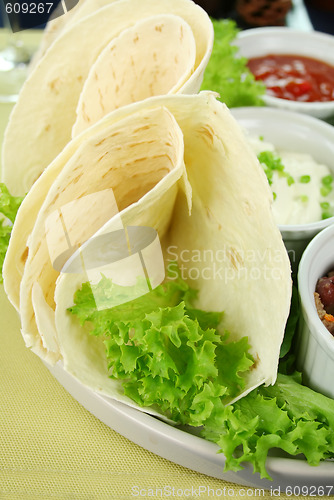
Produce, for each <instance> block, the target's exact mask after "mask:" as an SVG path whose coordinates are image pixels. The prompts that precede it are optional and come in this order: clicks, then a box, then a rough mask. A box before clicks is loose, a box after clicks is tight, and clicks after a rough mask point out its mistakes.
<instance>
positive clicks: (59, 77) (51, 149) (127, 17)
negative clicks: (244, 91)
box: [2, 0, 213, 195]
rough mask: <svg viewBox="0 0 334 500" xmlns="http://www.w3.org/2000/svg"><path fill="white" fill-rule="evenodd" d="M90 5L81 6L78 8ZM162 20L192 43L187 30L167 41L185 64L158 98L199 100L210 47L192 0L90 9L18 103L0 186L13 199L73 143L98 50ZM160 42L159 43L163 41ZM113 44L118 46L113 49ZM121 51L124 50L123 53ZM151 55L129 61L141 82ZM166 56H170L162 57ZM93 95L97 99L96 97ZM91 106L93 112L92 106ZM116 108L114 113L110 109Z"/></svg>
mask: <svg viewBox="0 0 334 500" xmlns="http://www.w3.org/2000/svg"><path fill="white" fill-rule="evenodd" d="M89 1H90V0H86V1H85V2H84V3H83V5H82V8H83V7H84V6H86V4H87V3H88V2H89ZM90 5H91V6H92V7H95V8H96V6H98V4H96V3H95V2H92V3H90ZM102 5H103V2H102ZM163 14H167V15H169V16H176V17H177V18H181V26H183V24H182V23H186V24H188V25H189V29H190V31H191V33H192V37H191V39H190V40H188V39H189V37H186V35H187V33H189V30H187V31H186V30H184V43H181V44H180V43H179V42H178V41H177V43H176V42H175V41H174V39H173V38H171V39H170V40H169V45H170V46H174V44H175V43H176V47H179V48H180V47H182V50H184V51H185V53H184V55H181V56H180V59H179V60H180V61H183V62H184V63H185V68H184V76H183V77H182V69H181V68H179V70H177V71H176V72H174V71H173V70H170V72H169V75H170V76H171V80H170V81H169V90H168V89H167V87H168V85H167V86H164V87H163V89H162V90H163V92H164V93H165V92H166V91H167V90H168V92H170V91H173V92H176V91H182V92H183V93H193V92H195V93H196V92H197V91H198V90H199V88H200V85H201V81H202V77H203V72H204V69H205V67H206V64H207V62H208V60H209V57H210V54H211V49H212V45H213V27H212V23H211V21H210V19H209V17H208V15H207V14H206V12H205V11H204V10H203V9H202V8H200V7H199V6H198V5H196V4H194V3H193V2H192V1H191V0H141V2H140V8H138V2H137V1H136V0H118V1H115V2H112V3H111V4H110V5H109V4H107V5H105V6H102V7H101V8H97V9H95V10H94V12H93V13H92V14H90V15H88V16H86V17H83V18H81V19H80V20H79V21H78V22H75V23H73V24H70V25H69V26H68V27H67V28H66V29H64V30H63V31H62V32H61V34H60V35H59V36H58V37H57V38H56V39H55V40H54V42H53V43H52V44H51V46H50V47H49V48H48V50H47V51H46V53H45V55H44V56H43V57H42V59H41V60H40V61H39V62H38V64H37V65H36V67H35V68H34V70H33V71H32V73H31V74H30V75H29V77H28V79H27V80H26V82H25V84H24V85H23V87H22V90H21V92H20V96H19V99H18V102H17V103H16V105H15V106H14V109H13V111H12V113H11V116H10V119H9V123H8V126H7V129H6V132H5V137H4V144H3V156H2V180H3V182H5V183H6V185H7V187H8V189H9V190H10V191H11V192H12V193H13V194H15V195H25V194H26V192H27V191H28V190H29V189H30V188H31V186H32V185H33V183H34V182H35V181H36V179H37V178H38V177H39V176H40V174H41V173H42V172H43V170H44V169H45V167H47V166H48V165H49V164H50V163H51V162H52V160H53V159H54V158H55V157H56V156H57V154H59V153H60V152H61V151H62V149H63V148H64V147H65V145H66V144H67V143H68V142H69V141H70V139H71V131H72V127H73V125H74V123H75V121H76V108H77V106H78V102H79V97H80V94H81V92H82V90H83V86H84V83H85V81H86V79H87V77H88V75H89V72H90V70H91V68H92V66H93V65H94V63H95V62H96V61H97V58H98V57H99V55H100V54H101V52H102V51H103V49H104V48H105V47H106V46H107V45H108V44H109V43H110V42H112V41H113V40H115V39H116V38H117V37H119V36H121V35H122V32H123V31H124V30H126V29H128V28H131V27H133V28H134V26H135V25H136V23H137V22H139V21H142V20H144V19H147V18H149V17H151V18H152V19H153V18H154V16H157V15H163ZM169 19H170V18H169ZM182 20H183V21H182ZM175 22H177V21H176V20H175ZM173 32H174V31H173ZM160 38H161V43H162V41H163V37H160ZM192 38H193V40H194V42H195V47H196V54H195V55H194V57H195V62H194V67H193V71H191V74H189V63H188V60H187V55H189V50H190V52H191V50H192V49H191V48H189V46H190V47H191V45H193V41H192ZM115 43H116V46H118V42H116V41H115ZM120 43H121V42H120ZM133 44H135V42H133ZM121 45H122V44H121ZM122 47H123V49H124V46H123V45H122ZM151 50H152V51H153V52H152V54H153V55H152V57H147V54H146V53H145V54H141V56H140V57H139V55H138V54H137V56H136V57H137V59H136V60H134V61H133V63H134V65H135V66H136V67H138V69H136V70H135V74H139V75H140V73H141V69H140V67H142V68H143V67H145V66H146V64H151V63H152V62H154V53H155V47H154V46H151ZM164 52H165V54H168V50H167V49H166V50H164ZM169 55H170V56H171V57H172V60H171V61H169V63H168V64H167V62H166V65H167V66H169V68H172V67H175V66H176V67H177V66H178V63H176V62H175V51H174V50H173V49H171V50H170V53H169ZM191 57H193V56H191ZM145 72H146V74H149V75H151V76H152V78H153V79H154V74H157V75H159V68H156V67H155V66H154V68H152V71H150V69H149V68H148V67H147V70H146V69H145ZM121 74H122V72H120V75H121ZM132 75H133V73H131V76H132ZM186 75H188V78H187V76H186ZM174 76H175V78H174ZM184 77H185V81H184V84H183V85H182V87H181V88H179V82H181V81H182V78H184ZM166 79H167V81H168V79H169V76H166ZM124 84H125V82H124V81H122V80H121V81H115V85H116V87H117V85H118V86H119V88H120V94H121V93H122V88H124V89H125V93H127V90H128V86H127V85H124ZM150 84H151V80H150V81H149V82H146V81H145V80H144V79H140V80H138V81H137V85H138V87H142V88H143V89H144V90H143V92H141V93H139V94H140V96H141V97H148V96H150V95H151V93H152V90H151V88H150ZM116 87H115V88H116ZM173 89H174V90H173ZM156 91H157V92H160V91H161V87H160V86H157V87H156ZM97 95H98V97H99V98H100V95H99V93H97ZM134 97H135V96H134ZM130 99H131V96H130ZM90 100H91V98H90V97H89V101H90ZM121 101H122V100H121ZM90 104H91V105H92V106H93V105H94V103H93V102H90ZM113 107H114V106H111V109H112V108H113ZM32 117H33V126H32ZM18 145H19V147H18Z"/></svg>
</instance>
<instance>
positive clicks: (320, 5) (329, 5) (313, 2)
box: [305, 0, 334, 12]
mask: <svg viewBox="0 0 334 500" xmlns="http://www.w3.org/2000/svg"><path fill="white" fill-rule="evenodd" d="M305 4H306V6H310V7H314V8H315V9H318V10H325V11H327V12H334V1H333V0H305Z"/></svg>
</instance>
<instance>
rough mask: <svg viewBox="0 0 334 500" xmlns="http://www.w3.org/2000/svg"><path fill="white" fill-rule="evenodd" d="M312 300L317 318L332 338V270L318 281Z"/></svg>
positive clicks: (333, 285) (333, 309)
mask: <svg viewBox="0 0 334 500" xmlns="http://www.w3.org/2000/svg"><path fill="white" fill-rule="evenodd" d="M314 300H315V305H316V308H317V312H318V316H319V318H320V319H321V321H322V323H323V324H324V325H325V327H326V328H327V330H328V331H329V332H330V333H331V334H332V335H333V336H334V270H333V271H330V272H329V273H327V275H326V276H324V277H322V278H320V279H319V280H318V282H317V286H316V288H315V292H314Z"/></svg>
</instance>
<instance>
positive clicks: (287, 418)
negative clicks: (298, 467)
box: [202, 373, 334, 479]
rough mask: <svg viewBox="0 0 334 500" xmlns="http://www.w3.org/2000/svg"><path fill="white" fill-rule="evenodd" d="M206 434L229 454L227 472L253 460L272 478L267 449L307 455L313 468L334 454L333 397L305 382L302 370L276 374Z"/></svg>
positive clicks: (208, 427) (257, 469)
mask: <svg viewBox="0 0 334 500" xmlns="http://www.w3.org/2000/svg"><path fill="white" fill-rule="evenodd" d="M202 435H203V437H205V438H206V439H209V440H211V441H214V442H215V443H217V444H218V445H219V447H220V451H221V452H222V453H224V455H225V456H226V465H225V470H233V471H238V470H241V469H242V468H243V465H242V464H243V462H250V463H251V464H252V465H253V468H254V472H259V473H260V475H261V477H262V478H267V479H270V476H269V474H268V472H267V470H266V459H267V456H268V452H269V450H271V449H273V448H280V449H281V450H283V451H285V452H286V453H288V454H290V455H298V454H303V455H304V456H305V458H306V459H307V461H308V463H309V464H310V465H312V466H315V465H318V464H319V462H320V461H321V460H324V459H326V458H333V457H334V401H333V400H332V399H329V398H327V397H325V396H323V395H322V394H319V393H317V392H314V391H313V390H311V389H309V388H308V387H305V386H303V385H301V378H300V374H298V373H295V374H294V375H290V376H288V375H283V374H278V378H277V382H276V383H275V384H274V385H273V386H268V387H264V386H262V387H259V388H257V389H255V390H254V391H252V392H251V393H250V394H248V395H247V396H246V397H244V398H242V399H240V400H239V401H237V402H236V403H234V404H233V405H230V406H226V407H225V409H224V412H223V414H222V415H220V419H219V421H217V419H216V421H212V422H210V421H207V423H206V427H205V429H204V430H203V432H202Z"/></svg>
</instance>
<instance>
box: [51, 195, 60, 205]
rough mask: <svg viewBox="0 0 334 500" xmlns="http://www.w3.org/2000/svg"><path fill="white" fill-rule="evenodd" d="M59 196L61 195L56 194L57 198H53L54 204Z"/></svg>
mask: <svg viewBox="0 0 334 500" xmlns="http://www.w3.org/2000/svg"><path fill="white" fill-rule="evenodd" d="M59 195H60V193H57V194H56V196H55V197H54V198H53V200H52V204H53V203H55V202H56V201H57V200H58V198H59Z"/></svg>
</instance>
